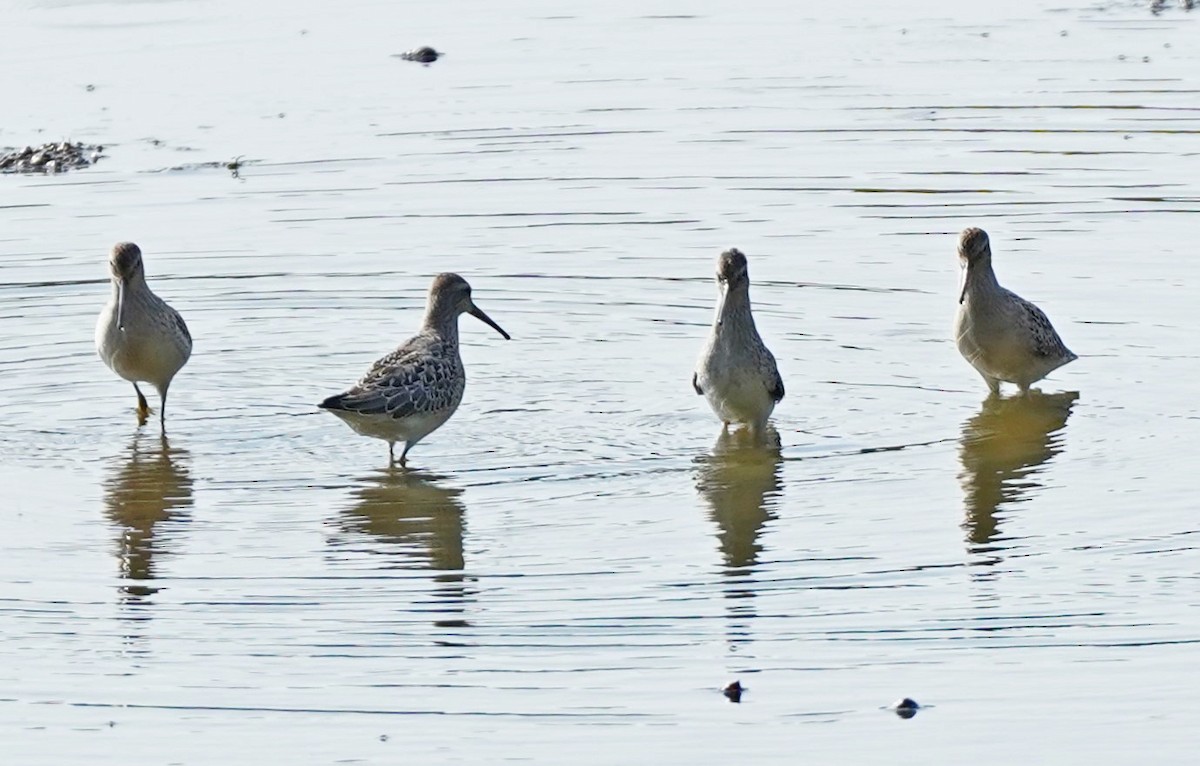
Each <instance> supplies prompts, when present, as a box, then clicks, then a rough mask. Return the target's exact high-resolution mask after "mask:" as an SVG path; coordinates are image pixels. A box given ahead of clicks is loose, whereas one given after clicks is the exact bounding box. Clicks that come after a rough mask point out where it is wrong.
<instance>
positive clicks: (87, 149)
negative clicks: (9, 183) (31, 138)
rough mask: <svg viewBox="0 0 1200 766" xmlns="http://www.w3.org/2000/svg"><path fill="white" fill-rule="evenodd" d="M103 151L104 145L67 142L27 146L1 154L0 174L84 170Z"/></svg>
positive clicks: (98, 157)
mask: <svg viewBox="0 0 1200 766" xmlns="http://www.w3.org/2000/svg"><path fill="white" fill-rule="evenodd" d="M103 152H104V147H103V146H90V145H87V144H83V143H79V142H76V143H74V144H72V143H70V142H68V141H62V142H60V143H48V144H42V145H41V146H26V147H25V148H24V149H12V150H11V151H6V152H2V153H0V173H51V174H53V173H62V172H65V171H67V170H75V169H77V168H86V167H87V166H89V165H91V164H92V163H94V162H96V161H97V160H98V159H100V157H101V155H102V153H103Z"/></svg>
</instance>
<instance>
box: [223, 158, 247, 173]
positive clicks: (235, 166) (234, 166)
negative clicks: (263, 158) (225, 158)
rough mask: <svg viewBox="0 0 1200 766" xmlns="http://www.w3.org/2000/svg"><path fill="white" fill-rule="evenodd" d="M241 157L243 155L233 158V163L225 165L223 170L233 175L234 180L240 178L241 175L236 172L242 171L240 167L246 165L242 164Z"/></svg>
mask: <svg viewBox="0 0 1200 766" xmlns="http://www.w3.org/2000/svg"><path fill="white" fill-rule="evenodd" d="M243 156H245V155H242V154H239V155H238V156H236V157H234V158H233V162H226V163H225V169H226V170H228V171H229V172H230V173H231V174H232V175H233V177H234V178H241V177H242V176H241V173H239V172H238V171H240V170H241V169H242V165H245V164H246V163H244V162H242V157H243Z"/></svg>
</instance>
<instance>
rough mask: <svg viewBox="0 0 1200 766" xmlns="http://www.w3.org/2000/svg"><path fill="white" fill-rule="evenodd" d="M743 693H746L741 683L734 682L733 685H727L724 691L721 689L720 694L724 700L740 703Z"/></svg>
mask: <svg viewBox="0 0 1200 766" xmlns="http://www.w3.org/2000/svg"><path fill="white" fill-rule="evenodd" d="M745 691H746V687H744V686H742V683H741V681H734V682H733V683H731V684H729V685H728V686H726V687H725V688H724V689H722V690H721V693H722V694H724V695H725V698H726V699H728V700H729V701H730V702H741V701H742V693H743V692H745Z"/></svg>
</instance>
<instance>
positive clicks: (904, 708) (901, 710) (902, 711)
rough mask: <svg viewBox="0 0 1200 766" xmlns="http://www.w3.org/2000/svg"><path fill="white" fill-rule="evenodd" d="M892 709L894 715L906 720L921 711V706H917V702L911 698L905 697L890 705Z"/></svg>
mask: <svg viewBox="0 0 1200 766" xmlns="http://www.w3.org/2000/svg"><path fill="white" fill-rule="evenodd" d="M892 709H893V710H895V711H896V715H898V716H900V717H901V718H906V719H907V718H912V717H913V716H914V715H916V714H917V711H918V710H920V709H921V706H920V705H918V704H917V701H916V700H915V699H913V698H912V697H905V698H903V699H900V700H897V701H896V702H895V703H894V704H893V705H892Z"/></svg>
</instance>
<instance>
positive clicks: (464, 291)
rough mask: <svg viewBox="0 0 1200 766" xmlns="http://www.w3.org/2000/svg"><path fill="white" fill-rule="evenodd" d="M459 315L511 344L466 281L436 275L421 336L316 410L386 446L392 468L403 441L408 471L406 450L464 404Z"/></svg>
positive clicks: (450, 276)
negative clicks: (399, 445)
mask: <svg viewBox="0 0 1200 766" xmlns="http://www.w3.org/2000/svg"><path fill="white" fill-rule="evenodd" d="M460 314H470V315H471V316H473V317H475V318H476V319H479V320H481V321H483V322H485V323H486V324H488V325H490V326H491V327H492V329H494V330H495V331H496V332H498V333H500V334H501V335H503V336H504V339H505V340H509V335H508V333H506V332H505V331H504V330H503V328H501V327H500V325H498V324H496V323H495V322H493V321H492V318H491V317H489V316H488V315H487V314H485V313H484V312H483V310H482V309H480V308H479V307H478V306H476V305H475V303H474V302H473V301H472V300H471V286H470V285H469V284H467V280H465V279H463V278H462V277H460V276H459V275H457V274H438V275H437V276H436V277H434V280H433V284H432V285H431V286H430V288H429V299H428V301H427V302H426V304H425V318H424V319H423V320H421V329H420V330H419V331H418V332H417V334H416V335H414V336H412V337H411V338H409V339H408V340H406V341H405V342H404V343H402V344H401V345H400V347H399V348H397V349H396V350H395V351H393V352H392V353H390V354H388V355H387V356H385V357H383V358H382V359H380V360H379V361H377V362H376V363H375V365H374V366H373V367H372V368H371V369H370V370H369V371H368V372H367V374H366V375H364V376H363V378H362V380H360V381H359V382H358V383H357V384H355V386H354V387H353V388H351V389H350V390H349V391H347V392H346V393H344V394H338V395H337V396H331V397H329V398H328V399H326V400H325V401H323V402H321V403H320V404H319V405H318V406H319V407H321V409H325V410H329V411H330V412H332V413H333V414H334V415H337V416H338V417H339V418H341V419H342V420H344V421H346V424H347V425H349V426H350V427H351V428H353V429H354V430H355V431H357V432H358V433H360V434H362V435H363V436H371V437H374V438H376V439H383V440H384V441H386V442H387V443H388V459H389V462H390V463H391V464H395V462H396V454H395V446H396V442H404V451H403V452H401V453H400V466H401V467H402V468H403V467H405V466H406V465H407V460H406V458H407V456H408V451H409V450H410V449H412V448H413V446H414V445H415V444H416V443H417V442H419V441H421V439H424V438H425V437H426V436H428V435H429V434H431V433H433V432H434V431H435V430H437V429H438V428H439V427H441V425H442V424H443V423H445V422H446V421H447V420H449V419H450V416H451V415H453V414H454V411H455V410H456V409H458V404H459V402H461V401H462V396H463V389H465V388H466V385H467V375H466V371H465V370H464V369H463V363H462V355H461V354H460V353H459V350H458V317H459V315H460Z"/></svg>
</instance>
